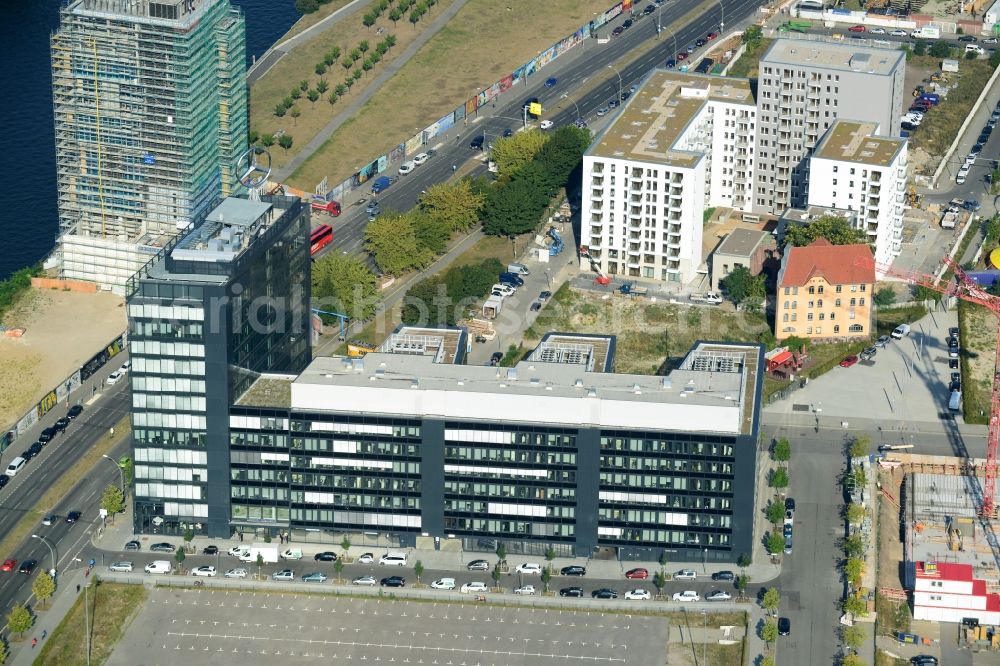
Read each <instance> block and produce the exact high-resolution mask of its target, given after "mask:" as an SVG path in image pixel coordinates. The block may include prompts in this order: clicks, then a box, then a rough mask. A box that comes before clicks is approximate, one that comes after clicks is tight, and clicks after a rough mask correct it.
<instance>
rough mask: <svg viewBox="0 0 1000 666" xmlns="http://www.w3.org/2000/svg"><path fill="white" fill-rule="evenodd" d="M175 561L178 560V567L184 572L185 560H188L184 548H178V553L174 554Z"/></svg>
mask: <svg viewBox="0 0 1000 666" xmlns="http://www.w3.org/2000/svg"><path fill="white" fill-rule="evenodd" d="M174 559H175V560H177V567H178V568H180V569H182V570H183V567H184V560H186V559H187V553H185V552H184V549H183V548H178V549H177V552H176V553H174Z"/></svg>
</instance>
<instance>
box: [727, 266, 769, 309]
mask: <svg viewBox="0 0 1000 666" xmlns="http://www.w3.org/2000/svg"><path fill="white" fill-rule="evenodd" d="M722 287H723V289H725V290H726V293H727V294H728V295H729V298H730V299H732V301H733V303H735V304H737V305H741V306H743V307H745V308H746V309H747V310H750V311H751V312H756V311H758V310H760V308H761V304H762V303H763V301H764V298H765V297H766V296H767V291H766V288H765V286H764V276H763V275H753V274H752V273H751V272H750V269H748V268H747V267H746V266H737V267H736V268H735V269H733V271H732V272H731V273H730V274H729V275H727V276H726V277H725V278H724V279H723V280H722Z"/></svg>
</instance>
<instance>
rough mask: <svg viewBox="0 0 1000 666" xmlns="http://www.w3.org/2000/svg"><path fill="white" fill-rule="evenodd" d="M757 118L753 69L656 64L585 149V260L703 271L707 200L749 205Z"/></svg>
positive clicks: (661, 270)
mask: <svg viewBox="0 0 1000 666" xmlns="http://www.w3.org/2000/svg"><path fill="white" fill-rule="evenodd" d="M755 126H756V106H755V103H754V99H753V95H752V93H751V90H750V84H749V81H748V80H746V79H730V78H725V77H718V76H705V75H699V74H686V73H680V72H672V71H665V70H657V71H655V72H653V73H652V74H650V75H649V77H647V79H646V80H645V81H644V82H643V83H642V85H641V86H640V87H639V89H638V91H636V93H635V95H633V96H632V98H631V99H630V100H629V102H628V103H627V104H626V105H625V106H624V107H623V108H622V109H621V111H620V112H619V114H618V116H617V118H615V119H614V121H613V122H612V123H611V124H610V125H609V126H608V127H607V128H606V129H605V130H604V131H603V132H601V133H600V134H599V135H598V136H597V137H596V139H595V140H594V142H593V143H592V144H591V146H590V148H588V150H587V152H586V153H585V154H584V158H583V187H582V196H583V200H582V205H581V208H582V210H581V219H582V220H583V229H582V232H581V240H580V244H581V256H583V257H584V258H585V259H586V258H587V257H589V258H590V264H591V265H590V266H587V265H586V264H584V266H583V268H584V269H587V268H593V269H596V270H599V271H600V272H601V273H604V274H607V275H620V276H625V277H634V278H645V279H652V280H662V281H664V282H677V283H681V284H683V283H687V282H690V281H691V280H692V279H694V277H695V275H696V274H697V273H698V272H704V270H705V269H704V267H703V261H702V225H703V215H704V211H705V208H706V207H712V206H726V207H731V208H735V209H737V210H746V211H749V210H750V206H751V204H752V201H751V188H752V185H753V163H754V132H755Z"/></svg>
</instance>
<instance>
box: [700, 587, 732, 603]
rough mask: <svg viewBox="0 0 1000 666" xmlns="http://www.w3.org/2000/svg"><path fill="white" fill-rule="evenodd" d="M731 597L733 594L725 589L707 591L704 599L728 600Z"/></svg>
mask: <svg viewBox="0 0 1000 666" xmlns="http://www.w3.org/2000/svg"><path fill="white" fill-rule="evenodd" d="M732 598H733V595H731V594H729V593H728V592H726V591H725V590H715V591H713V592H709V593H708V595H707V596H706V597H705V601H729V600H730V599H732Z"/></svg>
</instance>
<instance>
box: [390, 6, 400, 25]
mask: <svg viewBox="0 0 1000 666" xmlns="http://www.w3.org/2000/svg"><path fill="white" fill-rule="evenodd" d="M401 18H403V12H401V11H399V7H393V9H392V11H391V12H389V20H390V21H392V22H393V24H396V23H398V22H399V19H401Z"/></svg>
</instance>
